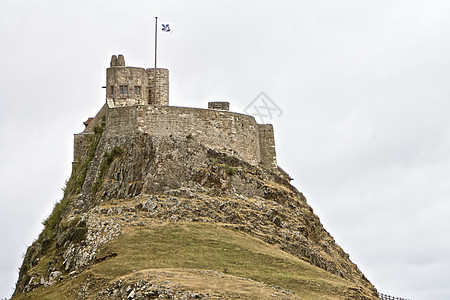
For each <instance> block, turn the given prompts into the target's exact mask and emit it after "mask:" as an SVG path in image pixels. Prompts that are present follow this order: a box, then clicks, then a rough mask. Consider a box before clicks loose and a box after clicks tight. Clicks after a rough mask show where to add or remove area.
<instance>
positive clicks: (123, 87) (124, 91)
mask: <svg viewBox="0 0 450 300" xmlns="http://www.w3.org/2000/svg"><path fill="white" fill-rule="evenodd" d="M119 88H120V96H121V97H124V96H128V85H121V86H119Z"/></svg>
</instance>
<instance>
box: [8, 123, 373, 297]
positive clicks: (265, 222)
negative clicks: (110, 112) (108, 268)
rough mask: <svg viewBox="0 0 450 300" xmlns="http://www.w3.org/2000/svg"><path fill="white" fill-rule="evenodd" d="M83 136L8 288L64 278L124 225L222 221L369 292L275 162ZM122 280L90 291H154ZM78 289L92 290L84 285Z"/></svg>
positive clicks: (140, 139)
mask: <svg viewBox="0 0 450 300" xmlns="http://www.w3.org/2000/svg"><path fill="white" fill-rule="evenodd" d="M90 146H91V151H92V154H91V155H90V156H89V155H87V156H86V157H85V158H84V161H83V162H79V163H78V165H76V166H75V167H74V171H73V174H72V177H71V179H70V180H69V182H68V184H67V187H66V195H65V198H64V199H63V201H62V202H61V203H60V204H59V205H60V207H55V210H59V213H58V215H57V216H56V217H55V220H50V219H52V216H53V215H54V214H52V216H50V217H49V220H47V221H46V224H45V225H46V228H45V229H44V232H43V233H42V234H41V235H40V237H39V239H38V240H37V241H36V242H35V243H33V245H32V246H30V247H29V249H28V251H27V253H26V256H25V259H24V263H23V266H22V268H21V272H20V277H19V280H18V283H17V286H16V291H15V294H14V298H20V297H21V296H23V295H27V294H29V293H33V291H34V290H36V289H38V288H42V287H44V286H50V285H53V284H55V282H62V281H65V280H70V278H67V277H70V276H71V275H72V276H73V275H74V274H82V272H83V270H86V269H87V268H89V266H91V265H94V264H96V263H99V262H101V261H103V260H106V259H109V258H111V257H114V256H115V255H116V254H114V253H109V254H106V255H105V254H102V256H99V252H100V250H101V248H102V247H103V246H104V245H106V244H107V243H108V242H109V241H111V240H113V239H115V238H116V237H117V236H120V235H123V234H127V233H126V231H125V230H124V228H125V227H126V226H131V225H132V226H138V227H145V226H151V225H152V224H154V223H155V222H159V223H167V222H169V223H189V222H202V223H214V224H228V225H229V226H233V227H234V228H235V229H237V230H239V231H241V232H244V233H246V234H248V235H250V236H253V237H256V238H257V239H260V240H261V241H264V242H266V243H269V244H272V245H276V246H278V247H279V248H280V249H282V250H283V251H285V252H287V253H290V254H293V255H295V256H296V257H298V258H300V259H302V260H304V261H306V262H309V263H310V264H312V265H314V266H317V267H319V268H321V269H323V270H326V271H328V272H329V273H332V274H335V275H337V276H339V277H341V278H343V279H345V280H347V281H349V282H351V283H354V284H355V286H356V291H355V290H353V291H351V292H352V293H354V294H355V295H357V298H355V299H358V298H360V299H372V298H373V299H376V295H377V294H376V290H375V288H374V287H373V286H372V285H371V284H370V282H369V281H368V280H367V279H366V278H365V277H364V275H363V274H362V273H361V272H360V271H359V270H358V268H357V267H356V266H355V265H354V264H353V263H352V262H351V261H350V259H349V256H348V255H347V254H346V253H345V252H344V251H343V250H342V249H341V248H340V247H339V246H338V245H337V244H336V243H335V241H334V239H333V238H332V237H331V236H330V234H329V233H328V232H327V231H326V230H325V229H324V228H323V227H322V225H321V223H320V221H319V218H318V217H317V216H316V215H315V214H314V213H313V211H312V209H311V208H310V207H309V206H308V204H307V203H306V200H305V198H304V197H303V195H302V194H301V193H299V192H298V191H297V190H296V189H295V188H294V187H293V186H292V185H290V184H289V181H288V180H287V179H286V177H285V176H281V175H280V174H278V173H277V172H276V171H274V170H269V169H265V168H261V167H258V166H253V165H250V164H249V163H247V162H244V161H242V160H240V159H238V158H235V157H231V156H228V155H227V154H224V153H220V152H218V151H215V150H212V149H208V148H207V147H205V146H204V145H203V144H201V143H199V142H197V141H196V139H195V138H192V137H186V138H174V137H152V136H149V135H148V134H145V133H139V132H136V133H135V134H128V135H123V136H120V135H117V134H109V133H108V127H107V126H106V129H104V130H103V129H101V128H99V129H97V130H96V134H95V135H94V136H93V137H92V139H91V145H90ZM83 164H85V165H86V166H85V167H83ZM80 178H84V179H83V180H82V181H80ZM80 182H81V184H80ZM77 184H78V186H77ZM57 206H58V205H57ZM51 222H53V223H52V224H51ZM141 283H142V284H144V285H145V284H148V283H145V282H141ZM129 286H130V289H129V290H123V289H122V288H121V286H120V284H119V283H117V282H116V283H114V284H112V285H109V287H108V286H105V287H104V288H103V290H102V291H99V292H98V294H97V296H96V297H98V298H99V299H102V298H105V297H106V298H108V297H110V296H111V297H112V295H114V297H116V298H117V299H134V298H136V299H156V298H151V297H150V296H149V298H145V297H144V296H142V297H144V298H142V297H141V298H139V297H137V296H136V295H138V293H137V292H138V291H139V292H140V291H141V290H143V289H142V288H141V289H139V286H138V282H134V283H132V284H131V283H130V285H129ZM83 289H84V290H83ZM133 291H134V292H133ZM161 291H162V290H160V292H161ZM160 292H158V293H160ZM191 292H192V293H191V294H195V291H191ZM148 293H154V290H151V291H150V290H149V291H148ZM171 293H172V294H173V297H175V295H178V296H179V298H176V297H175V298H174V299H182V297H181V296H182V295H184V296H186V297H188V295H187V294H186V293H181V292H180V291H178V292H175V291H172V292H171ZM349 293H350V291H349ZM77 295H78V296H77V297H78V298H79V299H83V298H89V297H91V296H92V294H91V293H90V292H89V290H86V287H82V288H81V290H80V291H79V292H78V294H77ZM140 295H144V294H143V293H141V294H140ZM148 295H150V294H148ZM198 295H200V294H198ZM204 295H207V294H204ZM178 296H177V297H178ZM184 296H183V297H184ZM291 296H292V297H294V295H293V294H292V295H291ZM291 296H289V295H288V296H286V295H285V296H283V297H285V298H290V297H291ZM114 297H113V298H114ZM186 297H185V298H186ZM189 297H190V296H189ZM196 297H197V298H199V297H200V298H201V297H203V296H195V297H194V298H196ZM204 297H207V296H204ZM280 297H281V296H280ZM292 297H291V298H292ZM183 299H184V298H183ZM186 299H188V298H186ZM280 299H282V298H280Z"/></svg>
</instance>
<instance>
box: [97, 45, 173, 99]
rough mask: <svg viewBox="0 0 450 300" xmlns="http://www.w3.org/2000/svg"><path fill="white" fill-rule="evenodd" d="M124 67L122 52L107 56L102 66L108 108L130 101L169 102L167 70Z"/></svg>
mask: <svg viewBox="0 0 450 300" xmlns="http://www.w3.org/2000/svg"><path fill="white" fill-rule="evenodd" d="M154 75H155V69H152V68H149V69H144V68H136V67H126V66H125V58H124V56H123V55H121V54H119V55H118V56H116V55H113V56H112V57H111V64H110V68H108V69H106V103H107V104H108V106H109V107H110V108H112V107H121V106H133V105H160V106H168V105H169V70H168V69H160V68H157V69H156V99H155V87H154V85H155V82H154Z"/></svg>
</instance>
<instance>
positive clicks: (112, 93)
mask: <svg viewBox="0 0 450 300" xmlns="http://www.w3.org/2000/svg"><path fill="white" fill-rule="evenodd" d="M111 96H114V86H113V85H112V86H111Z"/></svg>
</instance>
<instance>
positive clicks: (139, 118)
mask: <svg viewBox="0 0 450 300" xmlns="http://www.w3.org/2000/svg"><path fill="white" fill-rule="evenodd" d="M106 124H107V127H106V132H107V134H110V135H115V134H116V133H117V134H127V133H133V132H137V131H139V132H145V133H148V134H149V135H151V136H164V137H167V136H174V137H181V138H187V139H189V138H193V139H196V140H198V141H199V142H200V143H202V144H203V145H205V146H206V147H208V148H211V149H214V150H217V151H221V152H224V153H227V154H228V155H232V156H236V157H238V158H240V159H242V160H244V161H247V162H249V163H251V164H255V165H256V164H259V163H260V161H261V155H260V141H259V139H258V136H259V129H258V124H257V123H256V121H255V119H254V118H253V117H251V116H247V115H242V114H238V113H231V112H223V111H217V110H208V109H198V108H188V107H173V106H134V107H120V108H112V109H109V111H108V114H107V121H106ZM272 132H273V131H272Z"/></svg>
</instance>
